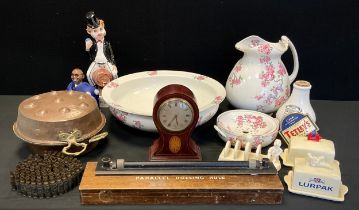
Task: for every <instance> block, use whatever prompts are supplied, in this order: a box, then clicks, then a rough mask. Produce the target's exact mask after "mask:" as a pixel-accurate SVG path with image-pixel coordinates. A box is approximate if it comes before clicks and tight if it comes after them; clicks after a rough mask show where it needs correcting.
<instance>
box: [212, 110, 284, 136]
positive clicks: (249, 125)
mask: <svg viewBox="0 0 359 210" xmlns="http://www.w3.org/2000/svg"><path fill="white" fill-rule="evenodd" d="M217 126H218V127H219V128H220V129H221V130H222V131H224V132H225V133H229V134H232V135H235V136H243V135H252V136H255V135H272V134H273V133H274V132H277V131H278V128H279V127H278V126H279V125H278V120H276V119H275V118H272V117H270V116H269V115H266V114H264V113H261V112H256V111H249V110H231V111H227V112H224V113H222V114H220V115H219V116H218V118H217Z"/></svg>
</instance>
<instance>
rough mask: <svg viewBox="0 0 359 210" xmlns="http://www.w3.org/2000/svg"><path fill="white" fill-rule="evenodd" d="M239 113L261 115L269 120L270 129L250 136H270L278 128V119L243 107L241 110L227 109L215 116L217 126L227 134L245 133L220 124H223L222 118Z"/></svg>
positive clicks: (241, 134) (238, 134) (239, 134)
mask: <svg viewBox="0 0 359 210" xmlns="http://www.w3.org/2000/svg"><path fill="white" fill-rule="evenodd" d="M234 113H235V114H241V115H244V114H252V115H257V116H262V117H263V119H265V121H266V122H269V123H270V124H269V126H272V129H271V130H269V131H267V132H264V133H258V134H251V136H253V137H255V136H271V135H273V134H274V133H276V132H278V129H279V121H278V120H277V119H275V118H273V117H271V116H269V115H267V114H265V113H261V112H257V111H252V110H244V109H241V110H229V111H226V112H223V113H221V114H220V115H219V116H218V117H217V126H218V127H219V128H220V129H221V130H222V131H223V132H225V133H228V134H231V135H233V136H243V135H245V134H244V133H242V132H241V133H238V132H235V131H231V130H228V129H227V128H226V127H223V126H222V125H223V124H224V123H223V119H224V118H226V117H228V116H229V115H231V114H234Z"/></svg>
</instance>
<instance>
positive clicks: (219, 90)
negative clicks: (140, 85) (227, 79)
mask: <svg viewBox="0 0 359 210" xmlns="http://www.w3.org/2000/svg"><path fill="white" fill-rule="evenodd" d="M159 77H164V78H165V77H179V78H185V79H187V80H188V79H193V81H194V82H201V85H204V86H208V87H209V88H211V91H213V100H212V101H211V102H210V103H206V104H204V105H203V104H202V106H200V104H199V107H198V108H199V111H200V112H201V111H204V110H206V109H208V108H211V107H213V106H215V105H218V104H220V103H221V102H222V101H223V100H224V98H225V97H226V90H225V88H224V87H223V85H222V84H220V83H219V82H218V81H216V80H214V79H212V78H210V77H207V76H204V75H201V74H197V73H192V72H186V71H173V70H155V71H143V72H137V73H133V74H128V75H125V76H122V77H119V78H117V79H115V80H113V81H111V82H110V83H108V84H107V85H106V86H105V87H104V88H103V90H102V97H103V99H104V100H105V102H106V103H107V104H108V105H109V106H111V107H112V108H115V109H117V110H120V111H123V112H126V113H130V114H135V115H142V116H152V111H151V112H149V111H146V110H133V109H131V107H125V106H122V105H121V104H119V103H118V102H116V101H115V100H114V98H113V97H112V92H113V91H114V90H116V88H121V87H123V86H125V85H126V83H127V84H129V83H131V82H132V81H134V80H137V79H143V78H149V79H152V78H159ZM174 81H176V80H174ZM170 84H176V83H175V82H172V83H170ZM177 84H181V83H180V82H178V83H177ZM151 106H153V104H151Z"/></svg>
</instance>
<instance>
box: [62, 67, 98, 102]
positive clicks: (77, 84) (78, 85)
mask: <svg viewBox="0 0 359 210" xmlns="http://www.w3.org/2000/svg"><path fill="white" fill-rule="evenodd" d="M84 78H85V75H84V73H83V71H82V70H81V69H79V68H75V69H73V70H72V72H71V80H72V82H70V84H69V85H68V86H67V88H66V90H68V91H71V90H74V91H79V92H84V93H87V94H89V95H91V96H93V97H94V98H95V99H96V101H97V102H98V98H99V96H98V95H99V91H98V90H97V89H96V88H95V87H93V86H91V85H90V84H89V83H87V82H83V79H84Z"/></svg>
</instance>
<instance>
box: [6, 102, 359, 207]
mask: <svg viewBox="0 0 359 210" xmlns="http://www.w3.org/2000/svg"><path fill="white" fill-rule="evenodd" d="M27 97H29V96H0V108H1V110H2V112H1V113H0V120H1V121H0V129H1V130H0V140H1V142H2V146H1V147H0V167H1V170H0V182H1V185H0V186H1V188H0V209H79V208H86V209H183V208H188V209H198V208H199V207H200V208H201V209H202V208H207V209H236V208H238V207H239V206H238V205H228V204H226V205H201V206H199V205H116V206H114V205H112V206H104V205H101V206H91V205H90V206H84V205H81V204H80V193H79V191H78V188H75V189H73V190H71V191H70V192H68V193H66V194H64V195H61V196H58V197H56V198H51V199H32V198H27V197H23V196H21V195H18V194H17V193H16V192H15V191H11V188H10V184H9V171H10V170H14V168H15V166H16V164H17V162H19V161H21V160H23V159H25V158H26V157H27V156H28V155H29V154H30V153H31V151H30V149H29V148H28V147H27V145H26V144H25V143H24V142H23V141H22V140H20V139H19V138H17V137H16V136H15V134H14V133H13V131H12V125H13V123H14V122H15V121H16V117H17V108H18V105H19V104H20V102H21V101H22V100H24V99H25V98H27ZM312 106H313V108H314V110H315V112H316V114H317V124H318V126H319V128H320V134H321V135H322V136H323V137H325V138H327V139H330V140H333V141H334V143H335V149H336V159H337V160H338V161H340V163H341V165H340V166H341V173H342V181H343V184H345V185H347V186H348V187H349V192H348V194H346V196H345V201H344V202H333V201H327V200H322V199H318V198H312V197H306V196H301V195H297V194H292V193H290V192H288V190H287V187H286V184H285V183H284V182H283V176H284V175H286V174H287V173H288V170H290V168H288V167H285V166H283V167H282V170H281V171H280V172H279V176H280V178H281V180H282V182H283V185H284V186H285V190H284V195H283V202H282V204H280V205H266V206H265V208H266V209H304V208H306V209H317V208H318V207H320V209H326V210H329V209H338V208H341V209H353V208H354V207H355V206H359V199H358V198H359V193H358V192H359V190H358V189H359V181H358V179H357V177H359V167H358V166H357V165H356V163H359V155H358V149H359V132H357V131H358V130H359V111H358V107H359V102H357V101H351V102H350V101H312ZM230 109H234V108H233V107H231V106H230V105H229V104H228V102H227V101H224V102H223V103H222V104H221V105H220V108H219V110H218V112H217V114H216V116H217V115H218V114H219V113H222V112H224V111H226V110H230ZM103 112H104V114H105V115H106V118H107V123H106V127H105V130H107V131H108V132H109V136H108V137H107V140H105V141H102V142H101V143H99V145H98V146H97V147H96V148H95V149H94V150H93V151H91V152H89V153H88V154H86V155H85V156H84V157H81V158H80V160H81V161H82V162H83V163H85V162H87V161H96V160H97V159H98V158H100V157H101V156H103V155H105V154H111V155H112V156H113V157H116V158H124V159H125V160H127V161H145V160H146V158H147V152H148V147H149V146H150V145H151V144H152V141H153V140H154V139H155V138H157V134H155V133H148V132H142V131H138V130H135V129H133V128H129V127H127V126H125V125H123V124H121V123H120V122H118V121H117V120H116V118H115V117H113V116H112V115H111V114H110V113H109V111H108V110H107V109H105V110H103ZM216 116H215V117H213V118H212V119H211V120H210V121H209V122H207V123H206V124H204V125H202V126H200V127H198V128H196V129H195V131H194V133H193V139H194V140H195V141H196V142H197V143H198V144H199V146H200V147H201V151H202V156H203V160H205V161H214V160H217V158H218V155H219V153H220V152H221V150H222V148H223V147H224V145H225V143H224V142H223V141H222V140H221V139H220V138H219V137H218V135H217V133H216V131H215V130H214V129H213V127H212V126H213V125H214V124H215V118H216ZM357 129H358V130H357ZM355 198H357V199H355ZM240 208H241V209H247V208H248V209H249V208H258V209H260V208H262V206H260V205H254V206H253V205H241V206H240Z"/></svg>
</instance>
